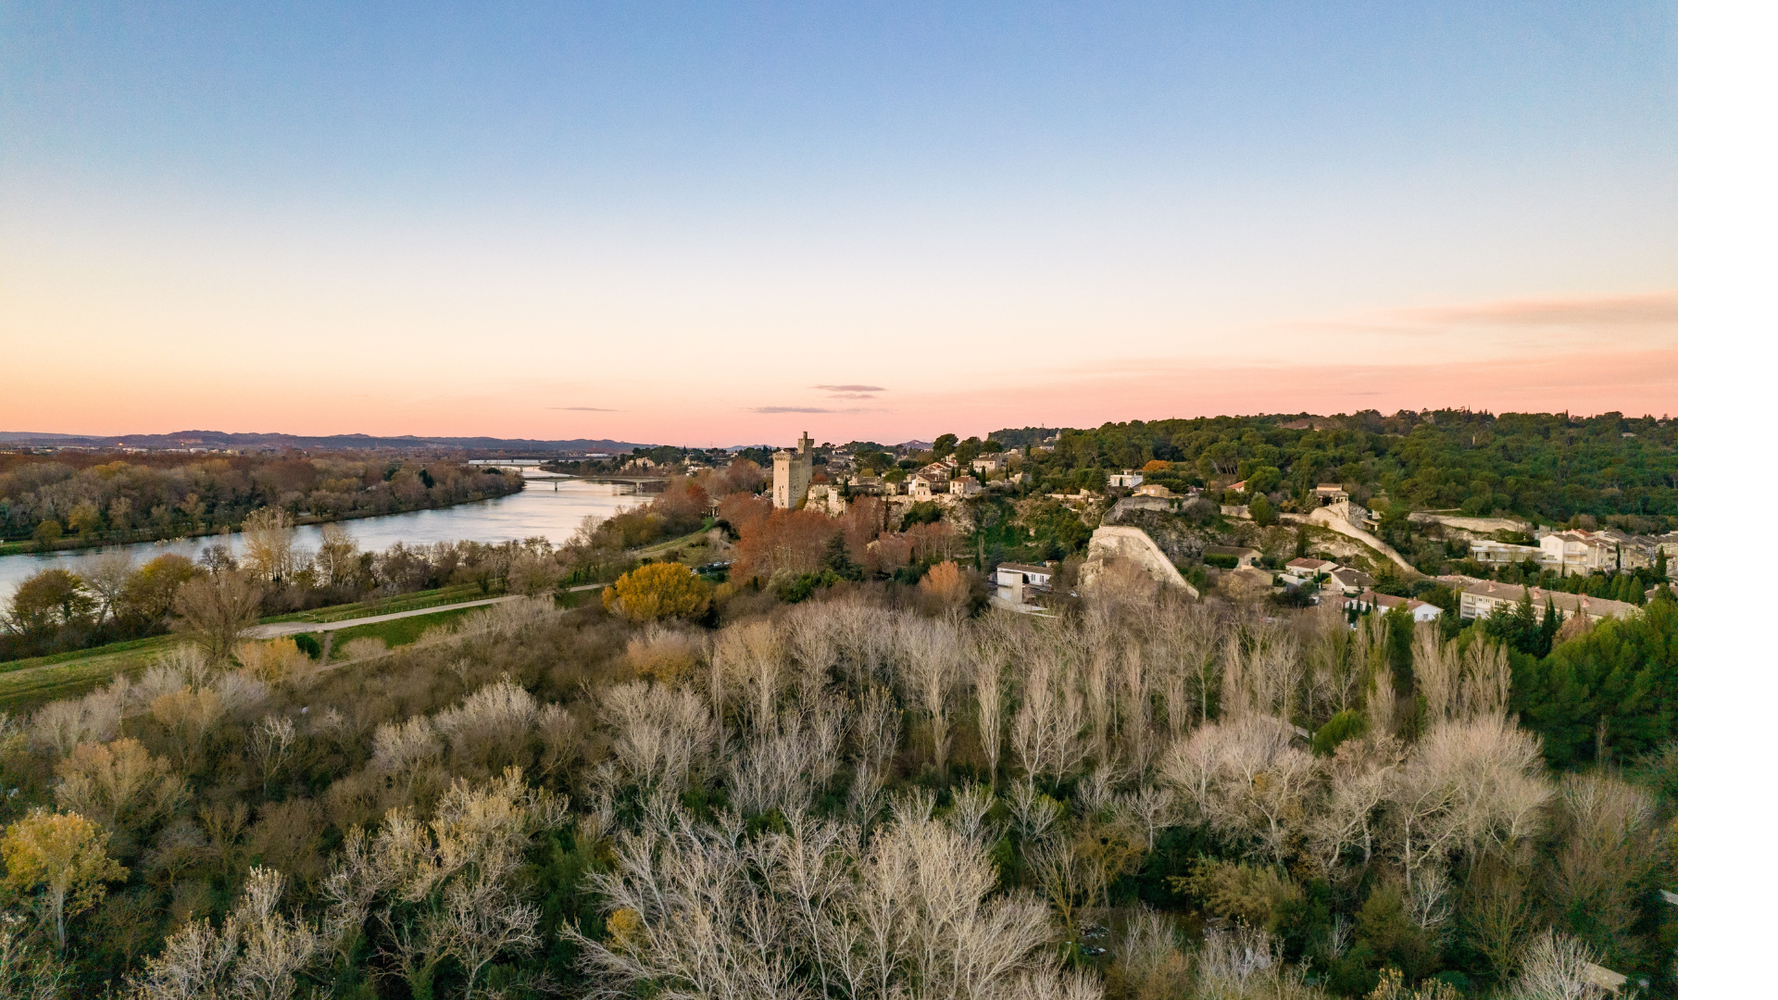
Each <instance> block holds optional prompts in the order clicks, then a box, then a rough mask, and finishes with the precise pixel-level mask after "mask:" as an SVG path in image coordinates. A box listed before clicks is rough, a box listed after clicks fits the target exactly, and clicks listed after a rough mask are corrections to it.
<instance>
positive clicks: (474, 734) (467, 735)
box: [434, 678, 539, 774]
mask: <svg viewBox="0 0 1778 1000" xmlns="http://www.w3.org/2000/svg"><path fill="white" fill-rule="evenodd" d="M538 711H539V706H538V704H537V699H536V698H533V697H532V696H531V693H530V692H529V691H526V690H525V689H524V688H522V687H519V686H518V685H517V684H514V683H513V682H512V681H511V680H508V679H505V678H502V679H501V680H499V681H496V682H494V683H493V684H489V685H487V686H486V687H483V688H481V689H479V690H477V691H476V692H475V693H473V694H471V695H469V697H467V698H464V699H463V703H462V704H461V705H458V706H457V707H455V708H451V709H447V710H446V711H443V712H440V713H439V714H438V716H437V717H436V718H435V719H434V724H435V725H437V726H438V731H439V732H440V733H443V734H444V737H445V739H446V740H447V741H448V742H449V743H450V745H451V753H452V755H453V759H455V760H457V761H460V762H462V763H466V764H474V765H477V766H479V767H481V768H482V769H484V770H486V771H487V772H489V773H494V774H497V773H499V772H500V771H501V770H503V769H504V768H507V767H510V766H512V765H514V764H518V765H521V766H522V765H525V764H529V763H530V743H531V730H532V727H533V725H535V724H536V721H537V714H538Z"/></svg>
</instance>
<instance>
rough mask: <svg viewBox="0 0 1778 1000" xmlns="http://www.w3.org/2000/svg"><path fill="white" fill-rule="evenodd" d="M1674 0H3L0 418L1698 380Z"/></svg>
mask: <svg viewBox="0 0 1778 1000" xmlns="http://www.w3.org/2000/svg"><path fill="white" fill-rule="evenodd" d="M1675 19H1676V12H1675V10H1674V7H1673V5H1672V4H1671V3H1669V4H1644V3H1635V2H1612V3H1584V2H1561V3H1547V4H1512V3H1488V4H1462V3H1422V4H1393V3H1383V2H1376V3H1363V4H1357V3H1353V4H1346V3H1325V2H1321V3H1301V4H1292V3H1277V4H1265V5H1248V4H1236V3H1230V4H1215V5H1211V4H1176V3H1175V4H1136V3H1129V4H1123V3H1097V4H1068V5H1061V4H1045V3H1032V2H1027V3H1020V4H1003V5H1002V4H992V3H973V4H954V3H932V4H925V3H918V2H907V0H903V2H896V3H883V4H870V3H848V4H808V5H801V4H791V3H773V4H678V3H670V2H655V3H647V4H630V5H618V4H595V3H585V2H582V3H571V4H562V5H550V4H544V3H533V4H523V5H489V4H474V5H463V6H454V5H451V4H447V3H428V4H412V5H402V4H372V3H355V4H348V3H339V4H324V3H303V4H272V3H265V4H227V5H224V4H214V5H212V4H172V3H170V4H156V5H141V4H127V5H109V4H104V3H99V2H82V3H76V4H62V3H55V2H33V3H20V2H17V0H0V430H6V431H39V432H61V433H80V434H113V433H159V432H170V431H175V430H185V429H208V430H222V431H238V432H245V431H267V432H269V431H281V432H288V433H299V434H333V433H353V432H362V433H372V434H422V435H495V436H503V437H532V438H579V437H586V438H615V439H619V440H627V441H637V442H651V443H653V442H659V443H676V444H691V445H710V444H714V445H732V444H740V443H754V442H766V443H786V442H789V441H791V440H792V439H793V438H795V437H796V435H797V434H798V433H799V432H801V431H803V430H805V429H806V430H808V431H809V432H810V433H811V434H812V435H813V436H814V437H815V439H816V440H817V441H822V440H831V441H846V440H851V439H869V440H878V441H898V440H905V439H908V438H924V439H930V438H931V437H933V436H934V435H936V434H938V433H944V432H953V433H958V434H961V435H964V436H967V435H969V434H984V433H986V432H988V431H991V430H994V429H996V428H1000V427H1007V426H1012V427H1018V426H1025V425H1030V424H1045V425H1048V426H1095V425H1098V424H1100V423H1103V422H1106V421H1123V420H1131V419H1143V420H1153V419H1159V418H1165V417H1192V416H1202V415H1215V414H1221V413H1262V412H1273V413H1280V412H1288V413H1295V412H1301V411H1308V412H1314V413H1337V412H1352V411H1354V410H1360V409H1371V408H1375V409H1380V410H1383V411H1384V412H1393V411H1395V410H1397V409H1401V408H1409V409H1416V410H1417V409H1421V408H1426V407H1433V408H1437V407H1446V406H1451V407H1456V406H1468V407H1471V408H1472V409H1487V410H1493V411H1496V412H1502V411H1515V410H1516V411H1525V410H1537V411H1560V410H1567V411H1571V412H1575V413H1583V414H1584V413H1597V412H1604V411H1609V410H1618V411H1622V412H1625V413H1626V414H1630V415H1635V416H1639V415H1642V414H1645V413H1647V414H1654V415H1657V416H1659V415H1662V414H1674V415H1677V413H1678V388H1677V385H1678V309H1679V306H1678V294H1677V289H1678V224H1677V218H1678V205H1677V160H1678V155H1677V132H1678V119H1677V70H1676V61H1677V60H1676V26H1675Z"/></svg>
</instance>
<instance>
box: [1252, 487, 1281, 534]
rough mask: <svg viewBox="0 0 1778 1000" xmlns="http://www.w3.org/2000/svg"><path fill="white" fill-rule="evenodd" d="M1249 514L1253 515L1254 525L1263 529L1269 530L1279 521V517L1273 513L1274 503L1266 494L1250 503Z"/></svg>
mask: <svg viewBox="0 0 1778 1000" xmlns="http://www.w3.org/2000/svg"><path fill="white" fill-rule="evenodd" d="M1247 513H1248V514H1250V515H1252V517H1253V523H1254V524H1257V525H1259V526H1260V527H1262V528H1269V527H1271V526H1272V525H1273V524H1275V523H1277V520H1278V515H1277V514H1276V513H1274V512H1273V511H1272V502H1271V501H1270V500H1267V499H1266V498H1265V495H1264V494H1261V495H1259V496H1256V497H1254V498H1253V499H1252V500H1250V501H1248V503H1247Z"/></svg>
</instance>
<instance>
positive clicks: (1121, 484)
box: [1105, 469, 1142, 490]
mask: <svg viewBox="0 0 1778 1000" xmlns="http://www.w3.org/2000/svg"><path fill="white" fill-rule="evenodd" d="M1105 485H1107V486H1111V487H1116V488H1121V489H1126V490H1133V489H1135V488H1136V487H1138V486H1141V485H1142V473H1140V472H1136V471H1134V470H1132V469H1125V470H1124V471H1123V472H1122V473H1112V474H1111V475H1109V476H1106V477H1105Z"/></svg>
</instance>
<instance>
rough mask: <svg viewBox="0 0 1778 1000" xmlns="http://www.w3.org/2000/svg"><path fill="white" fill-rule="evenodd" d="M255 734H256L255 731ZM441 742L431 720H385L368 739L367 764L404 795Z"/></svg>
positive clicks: (438, 752) (435, 756) (434, 757)
mask: <svg viewBox="0 0 1778 1000" xmlns="http://www.w3.org/2000/svg"><path fill="white" fill-rule="evenodd" d="M256 735H257V734H256ZM443 754H444V744H443V742H442V741H441V740H440V739H439V736H438V730H437V729H435V728H433V725H432V720H430V719H428V718H426V717H425V716H415V717H413V718H411V719H408V720H407V721H405V722H385V723H383V724H382V725H380V726H378V727H377V731H376V734H375V735H374V736H372V738H371V758H370V766H371V767H372V768H373V769H374V770H376V771H379V772H382V773H384V774H388V775H390V776H391V777H393V778H394V779H395V780H396V781H397V782H399V783H400V785H401V789H402V793H403V795H404V796H411V795H412V794H413V788H414V779H415V778H416V777H417V776H418V775H419V774H420V772H421V771H422V770H424V769H425V768H427V767H429V766H431V765H432V764H435V763H437V762H438V759H439V757H440V756H442V755H443Z"/></svg>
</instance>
